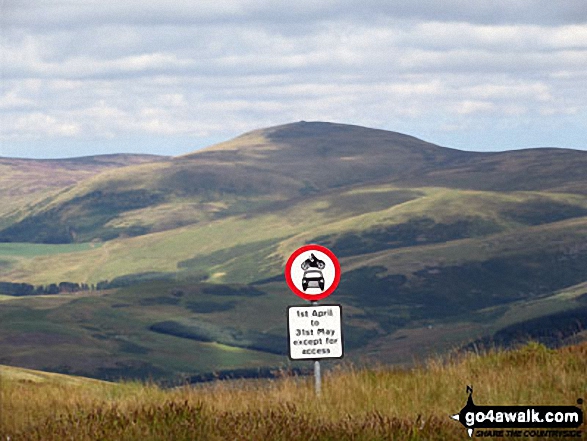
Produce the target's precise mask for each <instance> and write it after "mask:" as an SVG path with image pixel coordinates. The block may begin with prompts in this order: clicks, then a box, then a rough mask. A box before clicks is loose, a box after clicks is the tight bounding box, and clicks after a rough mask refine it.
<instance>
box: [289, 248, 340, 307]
mask: <svg viewBox="0 0 587 441" xmlns="http://www.w3.org/2000/svg"><path fill="white" fill-rule="evenodd" d="M308 251H318V252H320V253H324V254H325V255H326V256H327V257H328V259H330V261H331V262H332V264H333V265H334V280H333V281H332V284H331V285H330V286H328V287H327V288H326V290H324V291H323V292H321V293H319V294H308V293H306V292H304V291H302V290H301V289H299V288H298V287H297V286H296V284H295V283H294V281H293V279H292V268H293V265H294V261H295V260H296V259H297V258H298V257H299V256H300V255H301V254H303V253H306V252H308ZM285 280H286V282H287V285H288V286H289V289H291V290H292V291H293V293H294V294H295V295H297V296H299V297H301V298H302V299H304V300H309V301H311V302H313V301H317V300H322V299H324V298H326V297H328V296H329V295H330V294H332V293H333V292H334V290H335V289H336V288H337V286H338V282H340V264H339V263H338V259H337V258H336V256H335V255H334V253H333V252H332V251H330V250H329V249H328V248H326V247H323V246H322V245H315V244H311V245H305V246H303V247H300V248H298V249H297V250H295V251H294V252H293V253H292V255H291V256H289V259H287V263H286V264H285Z"/></svg>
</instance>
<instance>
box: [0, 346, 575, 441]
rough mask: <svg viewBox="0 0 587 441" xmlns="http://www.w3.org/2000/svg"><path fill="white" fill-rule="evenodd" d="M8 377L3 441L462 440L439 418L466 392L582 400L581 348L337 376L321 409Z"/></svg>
mask: <svg viewBox="0 0 587 441" xmlns="http://www.w3.org/2000/svg"><path fill="white" fill-rule="evenodd" d="M7 372H10V371H9V370H7V369H5V370H0V373H1V377H0V379H1V381H0V439H1V440H3V441H4V440H8V439H9V440H11V441H17V440H43V441H51V440H60V441H61V440H78V441H82V440H264V441H268V440H300V441H301V440H303V441H308V440H337V441H338V440H463V439H466V438H467V435H466V432H465V430H464V428H463V427H462V426H461V425H460V424H458V423H457V422H455V421H453V420H451V419H450V418H449V415H450V414H453V413H457V412H458V411H460V409H461V408H462V407H463V406H464V404H465V401H466V394H465V387H466V385H469V384H471V385H473V386H474V391H475V400H476V402H477V404H480V405H483V404H495V405H505V404H511V405H515V404H534V405H548V404H556V405H575V404H576V402H577V399H578V398H587V375H586V373H587V345H585V344H583V345H581V346H575V347H570V348H565V349H560V350H557V351H553V350H549V349H547V348H545V347H544V346H541V345H538V344H530V345H528V346H525V347H523V348H522V349H519V350H516V351H510V352H503V351H493V352H490V353H488V354H485V355H476V354H473V353H469V354H466V355H461V356H458V357H457V356H455V357H453V358H451V359H449V360H444V361H441V360H432V361H429V362H428V363H427V364H426V365H425V366H421V367H418V368H414V369H410V370H399V369H389V368H383V367H381V368H369V369H358V368H352V367H345V368H341V369H338V370H334V371H330V372H328V373H327V374H326V375H325V378H324V384H323V394H322V397H321V398H320V399H317V398H316V397H315V395H314V390H313V384H312V382H311V379H308V378H304V379H300V378H298V379H295V378H283V379H280V380H273V381H252V382H251V381H249V382H242V383H241V382H218V383H215V384H212V385H206V386H198V387H182V388H177V389H167V390H165V389H162V388H160V387H157V386H155V385H145V384H140V383H121V384H111V383H104V382H97V381H91V380H90V381H81V380H71V379H69V380H67V381H65V380H64V377H62V376H57V375H33V374H26V373H25V374H21V375H15V374H14V373H13V374H12V375H10V374H7ZM65 378H69V377H65ZM582 429H583V431H584V430H585V428H584V425H583V427H582ZM508 439H512V438H508ZM524 439H526V440H527V439H529V438H524Z"/></svg>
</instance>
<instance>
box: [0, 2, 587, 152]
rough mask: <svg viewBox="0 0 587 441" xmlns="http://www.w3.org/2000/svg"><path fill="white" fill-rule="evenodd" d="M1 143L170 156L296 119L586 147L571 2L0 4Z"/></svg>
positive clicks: (471, 139) (585, 18)
mask: <svg viewBox="0 0 587 441" xmlns="http://www.w3.org/2000/svg"><path fill="white" fill-rule="evenodd" d="M0 69H1V71H0V156H5V157H6V156H9V157H31V158H56V157H72V156H84V155H91V154H107V153H122V152H125V153H152V154H162V155H179V154H182V153H187V152H191V151H194V150H197V149H200V148H203V147H206V146H208V145H211V144H214V143H216V142H221V141H225V140H228V139H230V138H233V137H235V136H238V135H240V134H242V133H244V132H247V131H250V130H255V129H258V128H264V127H269V126H273V125H278V124H286V123H290V122H296V121H300V120H305V121H330V122H337V123H343V124H356V125H361V126H367V127H373V128H378V129H385V130H392V131H397V132H401V133H406V134H409V135H412V136H416V137H418V138H422V139H424V140H426V141H429V142H433V143H435V144H439V145H443V146H447V147H453V148H458V149H462V150H474V151H501V150H510V149H519V148H529V147H565V148H575V149H582V150H587V136H586V135H587V87H586V86H585V85H586V84H587V2H585V1H584V0H561V1H552V0H516V1H512V0H491V1H483V0H481V1H471V0H444V1H438V0H411V1H401V2H400V1H389V0H381V1H379V0H361V1H334V0H320V1H316V0H311V1H310V0H296V1H295V2H278V1H275V0H273V1H270V0H197V1H192V0H174V1H173V2H169V1H159V0H156V1H145V0H141V1H137V0H122V1H121V0H116V1H114V0H97V1H93V0H92V1H84V0H64V1H60V0H0Z"/></svg>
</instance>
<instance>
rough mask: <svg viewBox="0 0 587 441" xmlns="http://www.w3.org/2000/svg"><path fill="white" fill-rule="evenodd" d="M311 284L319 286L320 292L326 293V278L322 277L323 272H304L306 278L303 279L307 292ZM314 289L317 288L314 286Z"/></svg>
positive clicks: (303, 286)
mask: <svg viewBox="0 0 587 441" xmlns="http://www.w3.org/2000/svg"><path fill="white" fill-rule="evenodd" d="M310 284H312V285H317V287H318V288H320V290H322V291H324V276H323V275H322V271H318V270H308V271H304V277H303V279H302V288H303V290H304V291H306V290H307V289H308V288H311V286H310ZM312 288H316V286H312Z"/></svg>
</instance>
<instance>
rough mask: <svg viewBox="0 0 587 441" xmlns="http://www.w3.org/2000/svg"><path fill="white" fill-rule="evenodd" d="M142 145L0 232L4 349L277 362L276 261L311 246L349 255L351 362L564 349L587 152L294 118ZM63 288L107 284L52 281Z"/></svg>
mask: <svg viewBox="0 0 587 441" xmlns="http://www.w3.org/2000/svg"><path fill="white" fill-rule="evenodd" d="M143 159H144V158H143ZM143 159H141V160H139V159H137V160H135V161H134V163H132V162H133V161H130V160H129V161H127V162H124V160H123V159H121V158H118V160H119V162H117V163H116V164H115V166H112V167H110V168H108V169H107V170H103V171H102V172H100V173H94V172H92V173H90V172H87V173H89V174H91V176H89V177H88V178H87V179H82V180H79V181H78V182H77V183H75V185H71V186H68V187H60V188H61V190H59V191H57V192H53V193H51V196H50V197H47V198H46V199H45V200H43V202H42V203H39V204H32V205H26V206H24V208H23V210H24V211H22V213H21V214H22V215H21V216H20V217H19V218H18V219H17V218H14V219H12V221H11V222H12V223H10V225H6V226H5V227H4V228H0V239H1V240H4V241H5V242H4V243H0V282H1V283H0V362H4V363H6V364H11V365H20V366H28V367H33V368H38V369H46V370H52V371H61V372H71V373H77V374H83V375H88V376H93V377H98V378H106V379H112V378H118V377H119V376H124V377H127V378H148V377H149V376H151V377H153V378H158V379H159V378H160V379H168V380H177V379H179V378H183V377H185V376H189V375H192V374H198V373H205V372H210V371H213V370H219V369H220V370H223V369H240V368H257V367H259V366H280V365H282V363H283V362H284V359H285V357H284V355H283V353H284V352H283V348H284V345H285V342H284V340H285V320H284V311H285V308H286V306H287V305H289V304H293V303H296V302H297V301H298V299H297V298H296V297H294V296H293V295H292V294H291V293H289V290H288V288H287V286H286V284H285V280H284V277H283V267H284V263H285V262H286V260H287V258H288V256H289V255H290V254H291V253H292V252H293V251H294V250H295V249H296V248H298V247H299V246H301V245H304V244H307V243H319V244H322V245H325V246H327V247H329V248H331V249H332V250H333V251H334V252H335V253H336V254H337V256H338V257H339V258H340V261H341V267H342V278H341V284H340V287H339V288H338V290H337V291H336V292H335V293H334V294H333V295H332V297H331V298H330V299H329V300H332V301H334V302H339V303H342V304H343V307H344V311H345V321H344V322H345V327H346V329H345V336H346V343H345V347H346V350H347V351H348V352H347V355H348V357H349V358H350V359H352V360H360V359H368V360H376V361H379V362H390V363H409V362H412V361H413V359H414V358H421V357H425V356H427V355H428V354H430V353H436V352H444V351H447V350H450V349H453V348H455V347H459V346H462V345H467V344H472V343H475V344H486V343H487V341H493V340H495V341H496V342H498V343H500V344H506V345H507V344H511V343H514V342H516V341H518V340H524V339H525V338H527V337H528V336H531V337H533V338H535V339H538V340H541V341H545V342H548V343H549V344H555V343H556V344H558V343H560V342H568V341H570V339H572V337H571V334H573V333H576V332H577V331H580V329H581V326H587V310H586V305H587V303H586V301H587V300H586V297H585V295H586V294H587V289H585V286H586V284H587V239H586V238H587V195H586V193H585V189H586V188H587V186H586V182H587V181H585V179H586V178H585V177H584V173H580V172H579V170H580V169H581V168H582V167H583V168H584V165H587V164H585V161H587V154H586V153H585V152H579V151H571V150H562V149H538V150H524V151H518V152H503V153H491V154H482V153H470V152H469V153H468V152H461V151H456V150H451V149H447V148H443V147H439V146H435V145H433V144H430V143H426V142H424V141H421V140H418V139H416V138H413V137H410V136H406V135H401V134H398V133H393V132H386V131H381V130H373V129H367V128H362V127H356V126H344V125H338V124H329V123H296V124H289V125H285V126H279V127H273V128H269V129H264V130H259V131H255V132H250V133H248V134H245V135H243V136H241V137H238V138H235V139H233V140H231V141H228V142H226V143H222V144H219V145H216V146H212V147H210V148H208V149H204V150H202V151H199V152H196V153H194V154H190V155H186V156H182V157H177V158H172V159H161V158H155V160H153V161H147V162H144V161H143ZM103 160H104V158H102V159H100V161H103ZM76 161H77V162H76ZM93 161H94V159H92V160H89V159H85V160H72V164H78V165H79V166H80V167H82V166H83V167H89V166H90V165H92V164H93V165H92V166H95V165H96V164H94V162H93ZM128 162H130V163H132V164H130V165H128ZM59 164H61V165H62V166H63V163H61V162H59ZM80 164H81V165H80ZM88 164H90V165H88ZM120 165H127V166H124V167H123V166H120ZM119 166H120V167H119ZM72 167H73V166H72ZM84 170H85V169H84ZM92 170H97V169H92ZM56 185H57V184H56ZM2 191H4V190H2ZM2 191H0V193H2ZM51 191H53V190H51ZM7 194H8V193H7ZM4 219H8V218H4ZM62 282H68V283H69V284H87V285H88V287H92V286H93V287H99V288H108V289H100V290H84V291H81V292H75V293H66V292H62V293H60V294H56V295H44V294H47V293H48V292H51V291H55V290H59V289H58V285H59V284H60V283H62ZM11 283H12V284H15V283H20V284H30V285H31V287H30V289H28V288H27V287H26V286H25V287H24V288H23V289H20V288H22V287H20V286H17V288H18V289H12V288H14V286H13V285H10V284H11ZM65 286H68V284H67V283H66V284H65ZM11 287H12V288H11ZM51 287H53V288H55V289H53V288H51ZM25 288H26V289H25ZM3 289H4V291H2V290H3ZM23 292H24V293H25V294H32V295H27V296H24V297H23V296H22V294H23ZM15 293H16V294H18V295H15ZM540 329H543V330H542V331H540ZM492 339H493V340H492Z"/></svg>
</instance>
